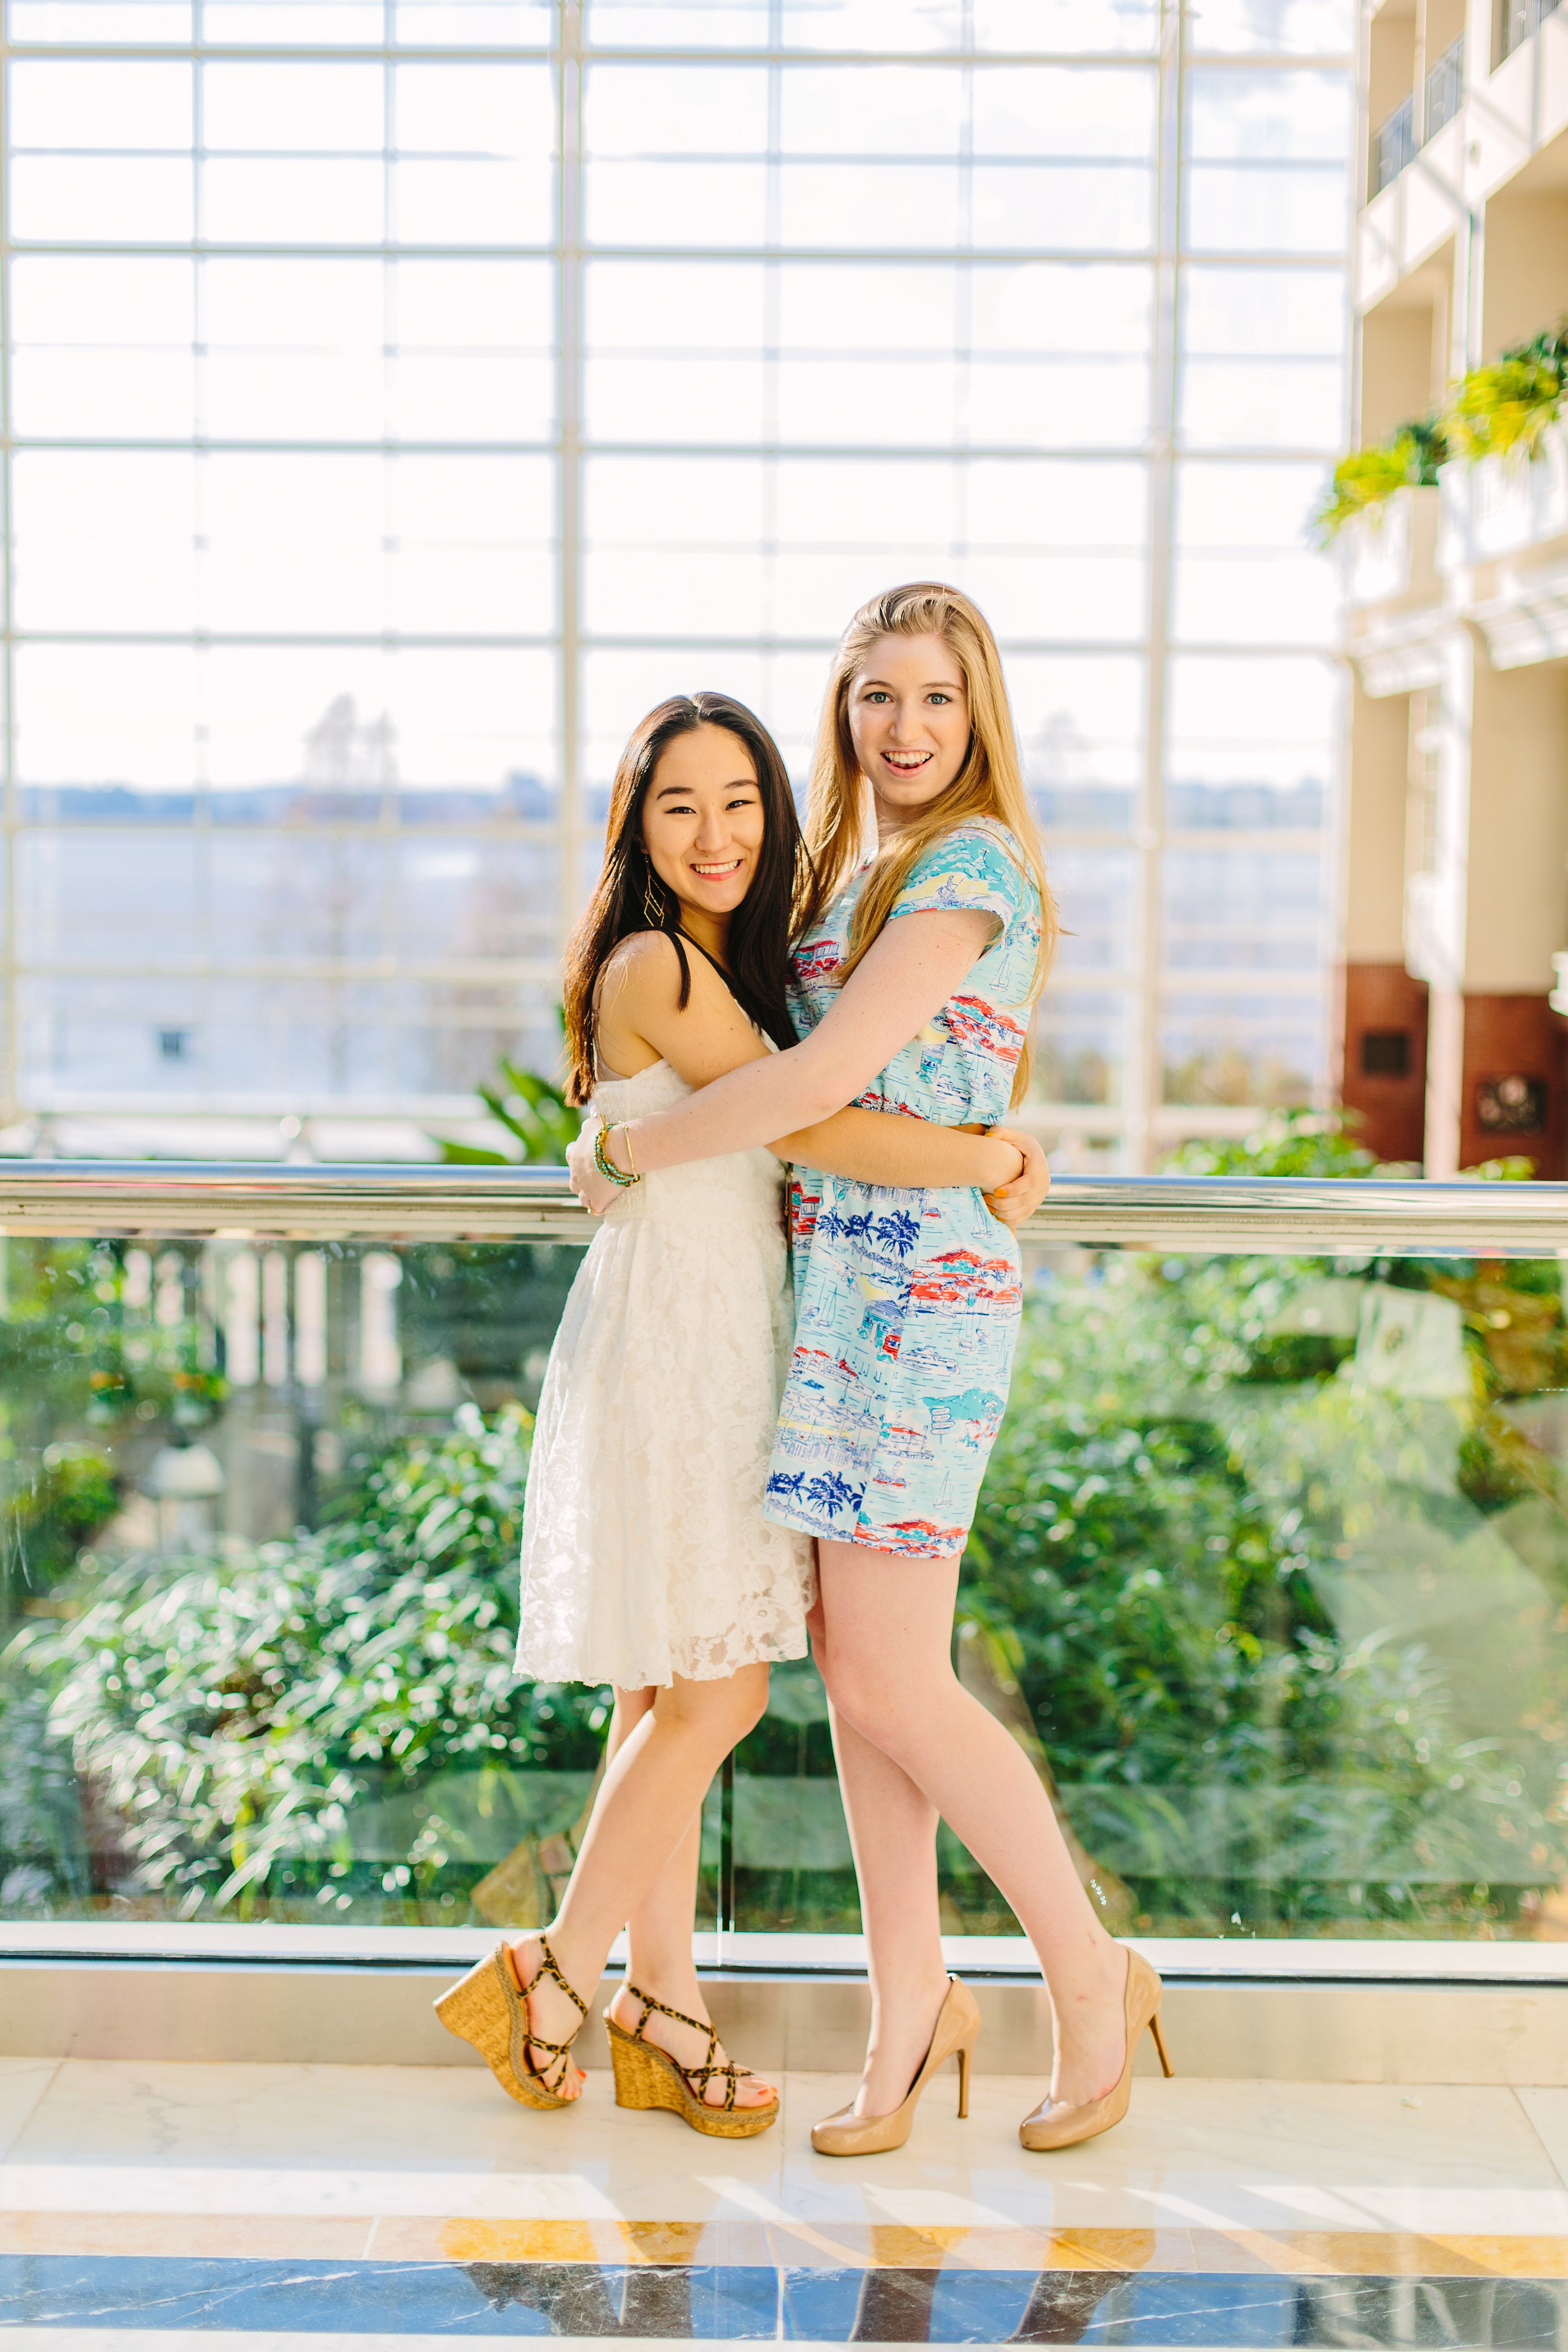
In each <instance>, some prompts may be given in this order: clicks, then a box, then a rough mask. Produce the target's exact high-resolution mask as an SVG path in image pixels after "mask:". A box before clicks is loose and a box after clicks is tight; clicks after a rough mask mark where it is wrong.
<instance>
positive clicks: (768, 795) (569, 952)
mask: <svg viewBox="0 0 1568 2352" xmlns="http://www.w3.org/2000/svg"><path fill="white" fill-rule="evenodd" d="M699 727H722V728H725V729H726V730H728V731H729V733H730V734H731V735H733V736H734V737H735V738H736V740H738V741H739V742H741V743H743V744H744V746H745V748H746V750H747V751H748V752H749V753H750V755H751V761H752V767H753V769H754V770H755V772H756V778H757V789H758V791H759V792H760V793H761V794H762V797H763V845H762V852H761V855H760V856H759V857H758V859H757V870H756V872H755V874H754V875H753V876H752V887H751V888H750V889H749V890H748V891H747V893H746V895H745V897H744V898H742V901H741V903H740V905H739V906H738V907H737V908H736V909H735V911H734V913H733V914H732V915H731V918H730V930H729V937H728V939H727V940H726V943H725V950H724V956H725V977H726V979H727V980H728V981H729V983H730V986H731V990H732V991H733V992H734V995H735V999H736V1001H737V1003H739V1004H740V1006H741V1009H742V1012H743V1013H745V1014H746V1016H747V1018H748V1019H749V1020H752V1021H754V1022H755V1023H756V1024H757V1027H758V1028H759V1029H761V1030H763V1032H764V1034H766V1035H767V1036H769V1037H771V1038H772V1039H773V1043H774V1045H778V1046H780V1047H784V1046H788V1045H794V1044H795V1027H794V1024H792V1022H791V1020H790V1017H789V1006H788V1004H787V1003H786V1002H785V999H784V975H785V973H786V971H787V970H788V965H789V945H790V939H791V935H792V925H793V921H794V917H795V910H796V908H797V906H798V905H799V904H800V903H801V901H802V900H803V898H804V897H805V893H806V892H807V890H808V889H809V887H810V861H809V859H808V858H807V856H806V852H805V842H804V841H803V839H802V838H801V830H800V820H799V818H798V817H797V816H796V814H795V801H794V798H793V796H792V794H791V793H790V788H789V776H788V774H787V772H786V771H785V768H784V761H783V759H782V758H781V756H780V753H779V748H778V745H777V744H776V743H775V742H774V741H773V737H772V736H771V735H770V734H769V733H768V730H767V729H766V728H765V727H764V726H763V722H762V720H761V719H759V718H758V717H757V716H756V713H755V712H754V711H751V710H748V709H746V706H745V704H744V703H743V702H736V701H735V700H734V699H733V698H732V697H731V696H730V695H728V694H672V695H671V696H670V698H669V700H668V702H661V703H660V704H659V705H658V709H656V710H650V711H649V712H648V714H647V718H646V719H644V720H643V721H642V723H641V724H640V726H637V727H635V728H634V729H633V730H632V735H631V740H630V741H629V742H628V743H627V745H626V750H625V751H623V752H622V753H621V758H620V764H619V766H618V767H617V768H616V781H615V782H614V784H613V785H612V786H611V788H610V813H609V817H608V820H607V822H606V825H605V867H604V871H603V873H602V874H601V875H600V877H599V879H598V882H597V885H596V886H595V891H594V895H593V897H592V898H590V899H589V901H588V903H587V905H586V907H585V908H584V909H583V912H582V914H581V916H580V917H579V918H578V920H577V926H576V929H574V931H573V934H572V937H571V939H570V940H568V941H567V944H566V958H565V963H564V967H563V1003H564V1005H565V1013H566V1064H567V1076H566V1098H567V1100H568V1101H569V1102H573V1103H577V1104H583V1103H585V1102H586V1101H587V1100H588V1097H589V1096H590V1095H591V1094H592V1093H593V1090H594V1063H595V1055H594V1031H595V1006H594V990H595V982H597V980H598V977H599V974H600V972H601V971H603V970H604V968H605V960H606V959H607V957H608V956H609V955H610V953H611V952H612V950H614V949H615V948H616V946H617V945H618V944H619V942H620V941H621V940H624V939H628V938H630V936H631V935H632V934H633V933H634V932H637V931H663V932H665V933H666V934H667V935H668V938H669V939H670V940H671V941H672V942H673V944H674V948H675V952H676V954H677V955H678V956H679V959H680V1004H681V1009H682V1010H683V1011H684V1010H685V1007H686V1003H687V1001H688V999H689V996H690V993H691V967H690V965H689V963H688V961H687V960H686V949H685V947H684V945H683V943H682V940H681V935H680V904H679V900H678V899H677V898H676V896H675V893H674V891H673V890H671V889H669V888H668V886H667V885H666V884H665V883H663V882H661V881H660V880H659V878H658V875H657V874H656V873H655V871H654V869H653V866H652V864H651V863H650V861H649V858H648V855H647V850H646V849H645V848H644V847H643V838H642V825H643V810H644V807H645V805H646V803H647V794H648V788H649V786H650V785H651V784H652V782H653V778H654V772H655V770H656V769H657V768H658V763H659V761H660V759H661V757H662V756H663V753H664V751H665V749H666V746H667V745H668V744H670V743H672V742H673V741H674V740H675V739H676V737H677V736H678V735H690V734H693V733H695V731H696V730H697V729H698V728H699Z"/></svg>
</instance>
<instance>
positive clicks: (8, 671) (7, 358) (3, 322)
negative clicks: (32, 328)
mask: <svg viewBox="0 0 1568 2352" xmlns="http://www.w3.org/2000/svg"><path fill="white" fill-rule="evenodd" d="M10 114H11V76H10V47H9V43H8V42H7V41H6V40H5V32H4V22H3V18H0V453H3V454H0V531H3V532H4V536H5V557H4V581H3V583H0V635H3V637H4V643H5V677H4V679H3V680H0V688H3V690H4V693H5V949H4V953H3V958H0V962H3V967H4V975H5V1076H4V1078H3V1079H0V1117H3V1118H5V1120H6V1122H7V1123H8V1122H9V1121H10V1120H12V1119H13V1118H16V1111H17V1107H18V1104H19V1101H20V1098H21V1093H22V1087H21V1071H20V1066H19V1063H18V1058H17V1057H18V1053H19V1049H20V1024H19V1022H18V1019H17V1012H16V987H17V980H18V972H17V958H16V851H17V846H18V837H19V824H18V816H17V808H16V631H15V620H16V610H15V604H14V601H13V599H14V593H15V586H14V581H13V557H12V530H11V524H12V515H13V512H14V508H13V501H12V485H11V458H12V449H13V439H12V408H11V161H10V157H11V146H10V131H11V121H10Z"/></svg>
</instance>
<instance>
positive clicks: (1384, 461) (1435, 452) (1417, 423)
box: [1312, 416, 1449, 545]
mask: <svg viewBox="0 0 1568 2352" xmlns="http://www.w3.org/2000/svg"><path fill="white" fill-rule="evenodd" d="M1448 455H1449V450H1448V440H1447V427H1446V425H1445V424H1444V423H1443V422H1442V421H1440V420H1439V419H1437V418H1436V417H1431V416H1424V417H1417V418H1416V419H1415V420H1414V421H1413V422H1412V423H1410V424H1408V425H1397V426H1396V427H1395V429H1394V432H1392V433H1391V434H1390V435H1389V436H1388V437H1387V439H1386V440H1384V441H1379V442H1377V443H1375V444H1374V445H1373V446H1372V447H1371V448H1367V449H1352V451H1351V454H1350V456H1349V457H1342V458H1341V460H1340V462H1339V464H1338V465H1337V466H1336V467H1334V470H1333V473H1332V476H1331V478H1330V484H1329V488H1328V490H1327V492H1326V493H1325V495H1324V498H1323V500H1322V503H1321V505H1320V507H1319V508H1318V509H1317V512H1316V513H1315V515H1314V516H1313V518H1312V520H1313V524H1314V526H1315V528H1316V530H1317V533H1318V537H1319V540H1320V541H1321V542H1322V543H1323V544H1325V545H1326V544H1327V543H1328V541H1330V540H1331V539H1333V538H1334V537H1335V536H1336V535H1337V534H1338V533H1339V532H1340V531H1342V530H1343V529H1344V527H1345V525H1346V524H1347V523H1348V522H1353V521H1354V520H1356V519H1357V517H1358V516H1361V515H1366V514H1374V513H1376V512H1377V511H1378V510H1379V509H1381V508H1382V507H1383V506H1384V505H1385V504H1386V502H1387V500H1388V499H1391V498H1393V496H1394V492H1395V491H1396V490H1404V489H1429V488H1432V487H1433V486H1434V485H1435V484H1436V479H1437V468H1438V467H1439V466H1441V465H1444V464H1446V463H1447V457H1448Z"/></svg>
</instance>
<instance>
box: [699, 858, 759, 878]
mask: <svg viewBox="0 0 1568 2352" xmlns="http://www.w3.org/2000/svg"><path fill="white" fill-rule="evenodd" d="M687 862H688V864H689V865H690V866H691V871H692V872H693V874H696V875H700V877H701V878H702V880H703V881H704V882H722V881H723V879H724V877H725V876H726V875H729V874H738V873H739V872H740V870H741V868H742V866H743V865H744V864H745V860H744V858H742V857H731V859H730V861H729V863H728V865H725V866H699V865H697V864H696V862H695V861H694V860H691V859H689V860H688V861H687Z"/></svg>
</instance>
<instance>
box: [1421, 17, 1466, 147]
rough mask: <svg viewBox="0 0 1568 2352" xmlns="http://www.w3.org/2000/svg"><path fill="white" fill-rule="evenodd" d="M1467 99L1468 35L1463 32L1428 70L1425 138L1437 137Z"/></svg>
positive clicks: (1423, 123)
mask: <svg viewBox="0 0 1568 2352" xmlns="http://www.w3.org/2000/svg"><path fill="white" fill-rule="evenodd" d="M1464 102H1465V39H1464V35H1463V34H1461V35H1460V36H1459V38H1458V40H1457V41H1454V42H1452V43H1451V44H1450V45H1449V47H1447V48H1446V49H1445V50H1444V51H1443V54H1442V56H1441V57H1440V58H1438V59H1437V61H1436V64H1435V65H1434V66H1432V67H1430V68H1428V70H1427V74H1426V82H1425V84H1424V85H1423V97H1422V104H1421V138H1422V142H1423V144H1425V142H1426V141H1427V140H1428V139H1435V138H1436V135H1437V133H1438V131H1441V130H1443V129H1444V128H1445V127H1446V126H1447V124H1448V123H1450V122H1452V121H1453V120H1454V117H1455V116H1456V115H1457V114H1458V111H1459V109H1460V107H1461V106H1463V104H1464Z"/></svg>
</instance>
